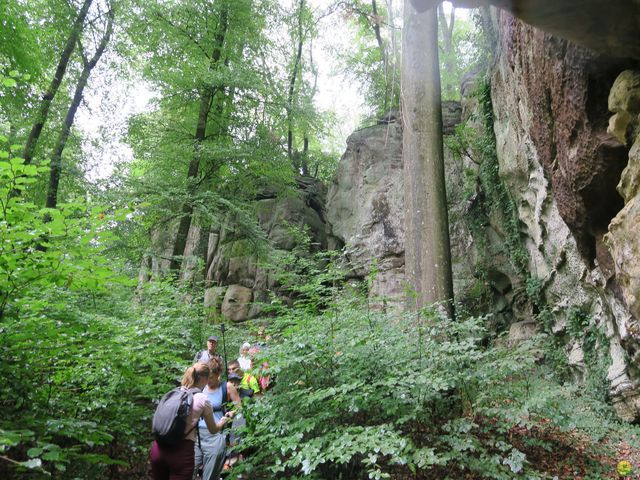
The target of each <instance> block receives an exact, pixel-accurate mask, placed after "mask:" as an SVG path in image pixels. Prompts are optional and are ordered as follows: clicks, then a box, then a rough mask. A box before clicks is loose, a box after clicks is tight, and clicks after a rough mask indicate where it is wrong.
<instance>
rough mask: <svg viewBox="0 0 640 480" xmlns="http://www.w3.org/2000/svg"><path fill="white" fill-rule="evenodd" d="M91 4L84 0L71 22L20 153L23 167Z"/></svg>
mask: <svg viewBox="0 0 640 480" xmlns="http://www.w3.org/2000/svg"><path fill="white" fill-rule="evenodd" d="M92 2H93V0H85V1H84V3H83V4H82V8H80V11H79V12H78V16H77V17H76V20H75V21H74V22H73V27H72V28H71V33H70V34H69V38H68V39H67V43H66V45H65V47H64V50H63V51H62V55H61V56H60V61H59V62H58V68H56V73H55V74H54V75H53V79H52V80H51V84H50V85H49V88H48V89H47V90H46V91H45V92H44V95H43V96H42V100H40V108H39V109H38V114H37V116H36V119H35V122H34V124H33V126H32V127H31V132H30V133H29V138H27V143H26V144H25V146H24V151H23V152H22V158H24V163H25V165H28V164H30V163H31V162H32V160H33V153H34V151H35V148H36V145H37V143H38V139H39V138H40V134H41V133H42V129H43V127H44V124H45V122H46V121H47V117H48V116H49V109H50V108H51V103H52V102H53V99H54V97H55V96H56V93H57V92H58V88H60V84H61V83H62V79H63V78H64V74H65V72H66V70H67V65H68V64H69V60H70V59H71V54H72V53H73V51H74V49H75V48H76V44H77V43H78V39H79V38H80V33H81V32H82V29H83V26H84V20H85V18H86V17H87V12H88V11H89V7H91V3H92Z"/></svg>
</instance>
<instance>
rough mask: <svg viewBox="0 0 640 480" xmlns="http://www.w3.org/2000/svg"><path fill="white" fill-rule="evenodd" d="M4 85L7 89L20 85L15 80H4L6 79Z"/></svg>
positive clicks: (3, 81)
mask: <svg viewBox="0 0 640 480" xmlns="http://www.w3.org/2000/svg"><path fill="white" fill-rule="evenodd" d="M2 84H3V85H4V86H5V87H8V88H13V87H15V86H16V85H17V84H18V83H17V82H16V81H15V80H14V79H13V78H4V79H3V80H2Z"/></svg>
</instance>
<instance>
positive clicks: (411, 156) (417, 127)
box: [401, 0, 453, 315]
mask: <svg viewBox="0 0 640 480" xmlns="http://www.w3.org/2000/svg"><path fill="white" fill-rule="evenodd" d="M401 84H402V117H403V121H404V128H403V134H402V157H403V162H404V176H405V226H406V228H405V273H406V277H407V281H408V283H409V285H410V287H411V288H412V289H413V290H414V291H415V294H416V298H415V300H414V299H411V300H410V305H409V306H410V308H416V307H417V308H421V307H423V306H426V305H429V304H433V303H437V302H441V305H442V306H443V307H444V308H445V310H446V312H447V313H448V314H449V315H452V312H453V302H452V301H453V281H452V272H451V249H450V245H449V219H448V213H447V196H446V188H445V176H444V154H443V145H442V109H441V108H442V106H441V105H442V101H441V92H440V68H439V64H438V19H437V15H436V9H435V8H432V9H430V10H428V11H426V12H424V13H418V12H417V11H416V9H415V8H414V7H413V6H412V5H411V2H410V1H409V0H405V3H404V28H403V31H402V73H401Z"/></svg>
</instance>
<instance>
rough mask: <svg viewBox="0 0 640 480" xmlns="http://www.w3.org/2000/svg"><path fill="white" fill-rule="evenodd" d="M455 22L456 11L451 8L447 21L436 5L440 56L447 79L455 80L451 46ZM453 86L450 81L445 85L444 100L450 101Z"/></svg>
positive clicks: (439, 6)
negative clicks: (439, 33) (440, 47)
mask: <svg viewBox="0 0 640 480" xmlns="http://www.w3.org/2000/svg"><path fill="white" fill-rule="evenodd" d="M455 20H456V9H455V7H451V13H450V15H449V20H447V16H446V15H445V11H444V7H443V6H442V4H440V5H438V23H439V24H440V32H441V36H440V38H441V39H442V56H443V57H444V59H443V60H444V61H443V66H444V70H445V72H446V73H447V77H448V78H449V79H453V78H455V74H456V65H455V62H456V50H455V46H454V44H453V28H454V26H455ZM454 90H455V88H454V85H453V83H452V82H451V81H449V82H446V83H445V92H446V98H447V99H452V98H453V96H454Z"/></svg>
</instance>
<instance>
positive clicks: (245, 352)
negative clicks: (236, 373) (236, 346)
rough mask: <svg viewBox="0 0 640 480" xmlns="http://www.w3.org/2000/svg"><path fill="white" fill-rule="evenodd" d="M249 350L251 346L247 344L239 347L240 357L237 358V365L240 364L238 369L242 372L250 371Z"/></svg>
mask: <svg viewBox="0 0 640 480" xmlns="http://www.w3.org/2000/svg"><path fill="white" fill-rule="evenodd" d="M250 348H251V344H250V343H249V342H244V343H243V344H242V346H241V347H240V356H239V357H238V363H239V364H240V369H241V370H242V371H243V372H248V371H249V370H251V363H252V361H251V357H250V356H249V349H250Z"/></svg>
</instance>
